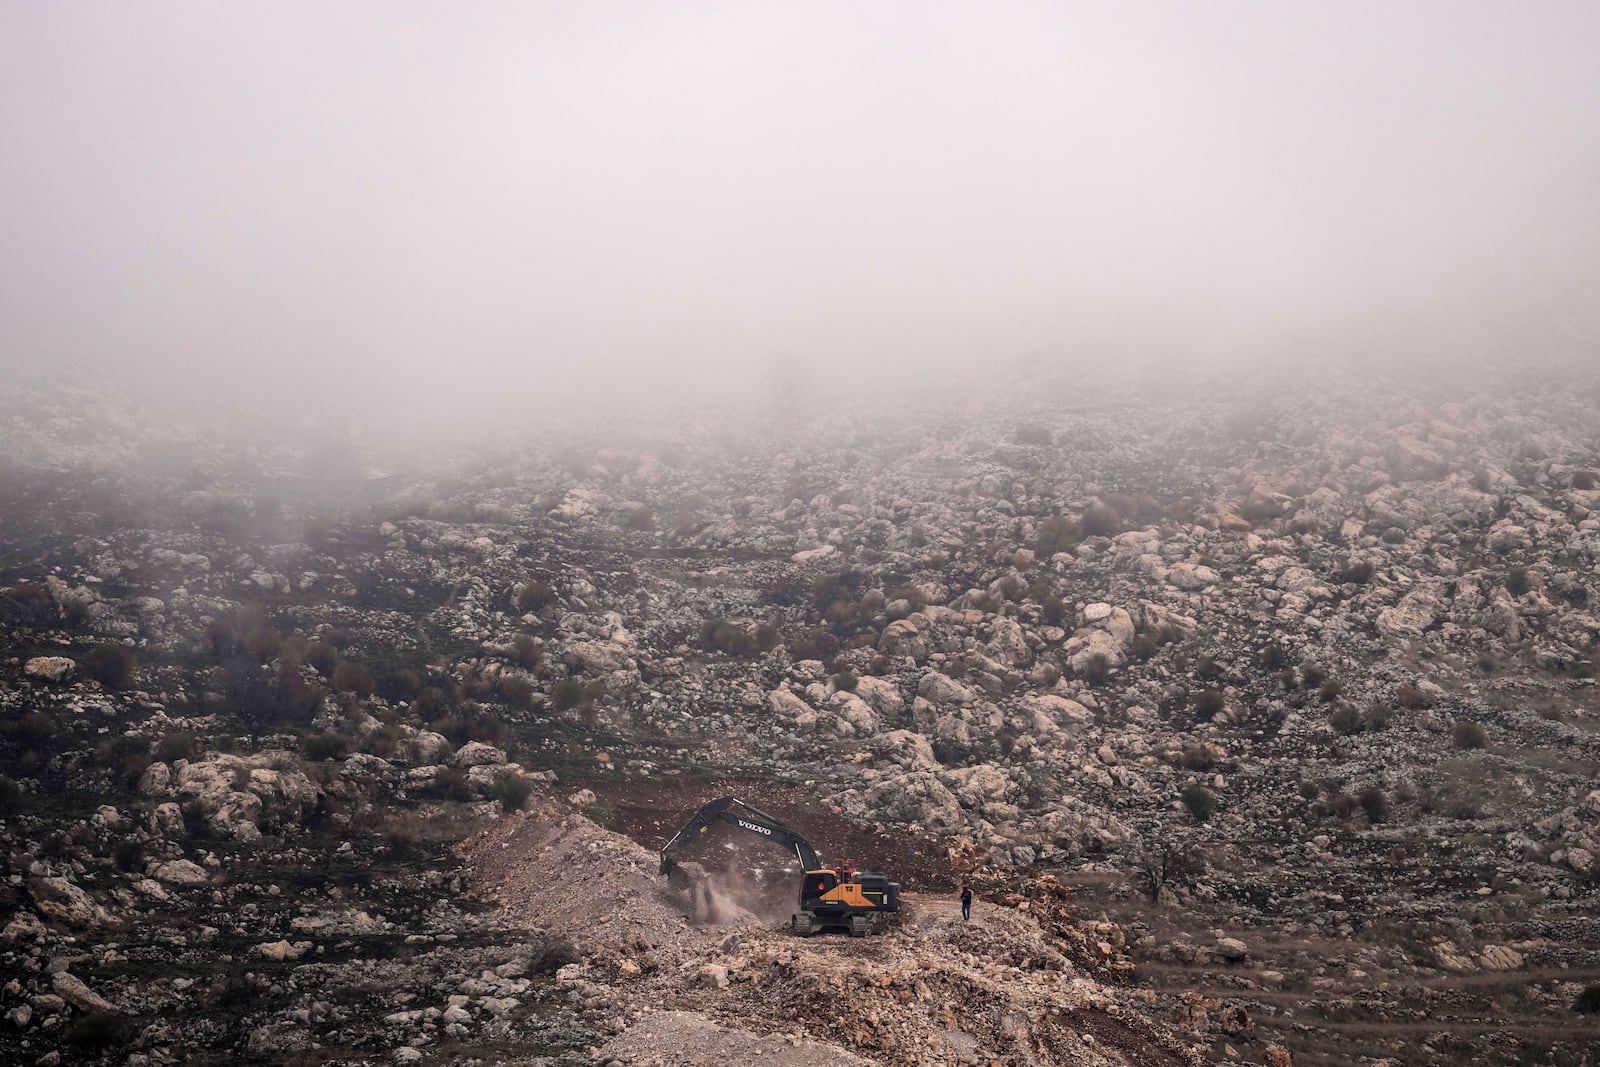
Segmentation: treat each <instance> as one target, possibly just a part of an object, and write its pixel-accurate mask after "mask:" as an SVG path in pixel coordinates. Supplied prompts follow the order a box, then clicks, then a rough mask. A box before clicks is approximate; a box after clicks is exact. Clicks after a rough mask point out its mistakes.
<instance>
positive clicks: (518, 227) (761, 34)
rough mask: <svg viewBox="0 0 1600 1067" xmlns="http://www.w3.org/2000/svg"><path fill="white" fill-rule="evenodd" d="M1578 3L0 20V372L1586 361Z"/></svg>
mask: <svg viewBox="0 0 1600 1067" xmlns="http://www.w3.org/2000/svg"><path fill="white" fill-rule="evenodd" d="M1596 57H1600V4H1596V3H1594V2H1593V0H1581V2H1573V3H1555V2H1545V3H1510V2H1507V3H1466V2H1459V0H1453V2H1438V3H1432V2H1400V3H1392V2H1384V3H1376V2H1373V3H1365V2H1339V3H1333V2H1328V3H1324V4H1320V5H1312V4H1309V3H1281V2H1270V3H1266V2H1264V3H1238V2H1220V0H1207V2H1203V3H1201V2H1194V3H1175V4H1165V3H1161V4H1158V3H1117V4H1076V3H1068V2H1066V0H1056V2H1051V3H1038V4H1018V3H998V2H985V3H971V4H944V3H925V2H905V3H871V2H863V0H855V2H850V3H817V2H810V0H807V2H800V0H794V2H790V3H782V4H767V3H759V2H752V0H737V2H731V3H695V2H677V3H669V2H657V3H592V2H585V3H559V4H558V3H548V4H541V3H532V2H522V3H505V4H492V3H463V4H440V3H435V4H419V3H397V2H394V0H384V2H381V3H351V2H341V3H332V4H328V3H315V4H313V3H285V2H281V0H279V2H274V3H269V4H247V3H177V2H160V3H131V2H130V3H95V4H81V3H61V2H56V0H51V2H28V0H8V2H7V3H5V4H4V5H3V7H0V130H3V134H4V153H5V156H4V167H3V169H0V194H3V195H0V244H3V254H0V344H3V349H0V360H4V361H6V362H21V361H24V360H29V359H39V358H42V359H46V360H51V361H56V360H61V359H74V360H77V359H83V360H94V361H98V362H100V363H105V364H115V365H118V366H122V367H127V368H132V369H136V370H137V371H138V374H139V376H140V377H142V378H143V379H144V380H146V381H147V382H157V383H162V384H165V383H167V382H169V381H189V382H198V383H200V384H202V385H205V386H208V385H210V384H212V383H215V382H219V381H229V380H233V381H242V382H247V383H249V385H250V388H252V389H257V388H259V389H261V390H263V391H273V392H285V391H287V392H298V393H303V394H304V395H306V396H322V397H329V396H332V397H333V398H335V399H339V400H343V399H345V398H347V397H348V396H349V394H348V392H347V390H348V388H349V386H348V383H349V382H350V381H353V380H359V379H365V380H368V381H369V382H370V381H372V380H373V379H374V376H380V375H381V376H384V380H385V381H386V383H387V384H385V385H383V386H381V387H379V386H374V387H373V388H375V389H377V388H381V389H382V391H383V394H384V395H385V396H392V395H405V396H409V397H410V398H411V399H412V400H413V401H415V402H416V403H417V404H418V406H420V407H426V406H428V405H434V404H462V405H466V406H467V407H469V408H470V406H471V405H473V404H477V403H498V402H504V401H506V400H507V399H508V398H512V397H519V398H520V397H523V396H527V395H529V391H530V390H531V391H537V390H539V389H541V388H553V387H554V386H555V384H556V383H567V384H568V385H571V384H580V385H590V384H595V383H599V382H607V383H610V384H611V386H612V387H616V386H617V384H618V383H626V384H628V385H630V386H633V387H640V386H643V387H645V388H651V389H654V388H660V387H663V386H664V385H666V384H669V383H670V384H679V385H682V384H689V385H697V384H699V383H701V382H707V381H719V382H728V381H743V380H747V379H748V380H761V379H762V378H763V376H765V375H770V374H771V373H773V368H775V367H780V366H784V365H786V364H787V365H793V364H795V363H799V364H801V365H806V366H813V367H816V368H818V370H817V373H819V374H821V373H826V374H834V373H839V371H838V370H837V368H839V367H854V368H864V367H868V366H894V367H897V368H900V369H901V372H902V373H904V372H905V371H904V368H906V367H909V366H914V365H917V364H919V363H923V362H925V363H926V365H927V366H929V367H935V366H942V365H946V361H950V360H955V361H959V362H961V363H963V364H965V365H968V366H971V365H974V364H977V363H980V362H983V361H1007V360H1012V359H1015V358H1017V357H1019V356H1027V355H1031V356H1032V357H1033V358H1036V359H1037V358H1041V357H1054V356H1058V355H1059V356H1061V357H1063V358H1075V359H1082V358H1092V359H1105V360H1111V361H1113V362H1115V361H1117V360H1121V359H1125V358H1132V357H1145V356H1150V355H1157V356H1161V357H1163V358H1174V359H1177V358H1185V359H1212V358H1219V357H1226V356H1230V355H1234V354H1239V353H1246V354H1269V355H1273V356H1279V357H1281V358H1299V357H1300V356H1301V355H1303V354H1304V353H1307V352H1324V353H1325V352H1335V353H1338V352H1344V351H1360V350H1363V349H1370V348H1372V347H1374V346H1379V347H1381V346H1383V345H1389V344H1395V343H1396V341H1397V339H1401V340H1402V343H1403V345H1404V346H1414V347H1415V348H1416V349H1417V350H1418V351H1421V350H1424V349H1430V348H1431V349H1437V350H1447V351H1454V350H1458V349H1459V350H1461V351H1465V352H1472V353H1473V354H1481V352H1483V351H1491V352H1495V353H1501V352H1503V353H1505V354H1506V355H1507V357H1508V358H1509V357H1511V356H1515V355H1517V354H1519V353H1522V352H1532V351H1535V350H1537V349H1540V348H1548V347H1562V346H1567V347H1571V346H1572V345H1575V344H1582V343H1584V342H1589V343H1592V342H1593V341H1594V339H1595V338H1596V336H1597V331H1596V325H1597V322H1600V311H1597V308H1600V286H1597V279H1600V60H1597V58H1596Z"/></svg>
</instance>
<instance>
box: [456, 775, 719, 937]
mask: <svg viewBox="0 0 1600 1067" xmlns="http://www.w3.org/2000/svg"><path fill="white" fill-rule="evenodd" d="M456 852H457V854H458V855H460V856H461V857H462V859H463V860H465V861H466V864H467V868H468V871H469V872H470V875H471V881H472V885H473V887H474V891H475V892H476V894H477V895H479V896H481V897H483V898H485V899H487V900H492V901H494V902H496V903H497V904H498V905H499V907H500V913H499V916H498V918H499V921H501V922H503V923H505V924H506V925H509V926H525V927H533V926H537V927H542V928H544V929H546V930H549V931H551V932H552V933H554V934H557V935H560V936H565V937H568V938H571V939H572V940H574V941H579V942H594V943H596V944H598V945H606V946H611V947H615V948H626V949H632V950H643V949H650V948H655V947H657V946H662V945H681V944H684V943H687V942H692V941H693V940H695V939H696V937H697V936H698V931H697V930H696V928H695V927H694V926H693V925H692V924H691V923H690V921H689V917H688V910H689V908H690V903H689V902H688V901H686V900H684V899H683V898H682V896H681V894H678V893H676V892H674V891H673V890H671V889H670V888H669V887H668V886H667V884H666V881H665V879H662V878H660V877H659V876H658V875H657V873H656V871H657V868H658V865H659V862H660V861H659V859H658V857H657V856H656V854H655V853H653V852H650V851H648V850H647V849H644V848H642V847H640V846H639V845H637V844H635V843H634V842H632V841H630V840H628V839H627V838H626V837H623V836H621V835H620V834H613V833H610V832H608V831H606V830H603V829H601V828H600V827H599V826H596V825H595V824H594V823H593V822H591V821H589V820H588V819H586V818H584V817H583V816H582V815H578V814H576V813H574V812H571V811H568V810H565V809H563V808H562V807H560V806H558V805H557V804H555V803H553V802H542V803H536V804H533V805H531V806H530V808H529V810H527V811H522V812H516V813H514V814H511V815H508V816H506V817H505V818H502V819H500V820H498V821H496V822H495V823H493V824H492V825H490V826H489V827H488V828H486V829H485V830H483V831H481V832H480V833H477V834H474V835H473V836H472V837H470V838H468V839H467V840H465V841H463V842H462V843H461V844H460V845H458V846H457V848H456Z"/></svg>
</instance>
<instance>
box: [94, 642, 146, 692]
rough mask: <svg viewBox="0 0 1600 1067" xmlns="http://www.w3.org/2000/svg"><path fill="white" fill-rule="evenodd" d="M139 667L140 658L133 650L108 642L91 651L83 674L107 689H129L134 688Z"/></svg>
mask: <svg viewBox="0 0 1600 1067" xmlns="http://www.w3.org/2000/svg"><path fill="white" fill-rule="evenodd" d="M138 666H139V660H138V657H136V656H135V655H134V654H133V652H132V651H131V650H129V649H127V648H125V647H124V646H122V645H119V644H116V643H114V642H109V641H108V642H106V643H105V644H103V645H96V646H95V647H94V648H93V649H91V650H90V651H89V655H88V656H87V657H85V659H84V663H83V673H84V674H85V675H87V676H88V677H90V678H93V679H94V680H95V681H97V682H99V683H100V684H101V685H103V686H105V687H106V688H107V689H128V688H131V687H132V686H133V673H134V671H135V670H136V669H137V668H138Z"/></svg>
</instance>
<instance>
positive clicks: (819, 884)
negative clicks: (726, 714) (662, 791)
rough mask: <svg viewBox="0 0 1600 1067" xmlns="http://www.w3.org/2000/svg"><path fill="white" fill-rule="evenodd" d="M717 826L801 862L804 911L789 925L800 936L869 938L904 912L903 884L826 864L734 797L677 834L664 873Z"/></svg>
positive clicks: (664, 853) (792, 833)
mask: <svg viewBox="0 0 1600 1067" xmlns="http://www.w3.org/2000/svg"><path fill="white" fill-rule="evenodd" d="M718 822H724V823H727V824H728V825H729V826H733V827H736V828H737V829H740V830H744V831H746V832H747V833H752V834H756V835H757V836H760V837H764V838H766V839H767V840H769V841H771V842H773V843H774V844H776V845H779V846H780V847H782V848H784V849H787V850H788V851H790V852H793V853H794V856H795V858H796V859H797V860H799V861H800V870H801V871H802V872H803V874H802V876H801V882H800V910H799V911H797V912H795V913H794V916H793V917H792V918H791V919H790V920H789V926H790V929H792V930H793V931H794V932H795V933H796V934H799V935H800V936H801V937H810V936H811V935H812V934H815V933H818V932H820V931H822V930H827V929H842V930H846V931H848V932H849V933H850V936H852V937H865V936H866V935H867V934H869V933H871V932H872V931H874V930H878V929H882V928H883V927H884V926H885V925H886V924H887V923H888V921H889V916H890V915H892V914H893V913H894V912H897V911H899V910H900V885H899V883H898V882H891V881H890V880H889V878H888V876H887V875H884V874H880V873H879V872H877V871H858V870H855V869H854V865H853V864H851V863H850V862H849V861H846V862H845V863H844V864H841V865H840V866H839V867H838V868H834V867H830V866H828V865H826V864H824V863H823V862H822V859H821V857H819V856H818V855H817V850H816V849H814V848H812V847H811V842H809V841H807V840H806V839H805V837H803V836H802V835H801V834H800V832H799V831H798V830H795V829H793V828H792V827H789V826H785V825H784V824H783V822H782V821H780V820H778V819H775V818H773V817H772V816H771V815H768V814H767V813H766V812H764V811H762V810H761V809H759V808H756V807H753V806H751V805H749V804H746V803H745V802H744V801H742V800H738V799H736V798H734V797H721V798H719V799H717V800H713V801H712V802H711V803H709V804H707V805H706V806H705V807H703V808H701V809H700V810H699V811H697V812H695V813H694V815H692V816H691V817H690V819H689V821H688V823H686V824H685V825H684V827H683V829H681V830H679V831H678V832H677V833H676V834H673V835H672V839H671V840H670V841H668V842H667V843H666V844H665V845H663V846H662V847H661V873H662V874H670V873H671V872H672V871H673V869H674V868H675V867H676V866H677V864H676V862H675V861H674V860H673V853H675V852H677V851H679V850H680V849H683V848H686V847H688V846H689V845H692V844H694V843H695V842H696V841H698V840H700V838H701V837H703V836H704V835H706V834H708V833H710V832H711V830H712V828H713V827H714V826H715V825H716V824H717V823H718Z"/></svg>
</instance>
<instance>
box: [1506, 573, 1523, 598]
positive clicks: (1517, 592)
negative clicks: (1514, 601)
mask: <svg viewBox="0 0 1600 1067" xmlns="http://www.w3.org/2000/svg"><path fill="white" fill-rule="evenodd" d="M1506 592H1508V593H1510V594H1511V595H1512V596H1523V595H1525V594H1526V593H1527V592H1528V568H1526V567H1512V568H1511V570H1510V571H1509V572H1507V574H1506Z"/></svg>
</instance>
